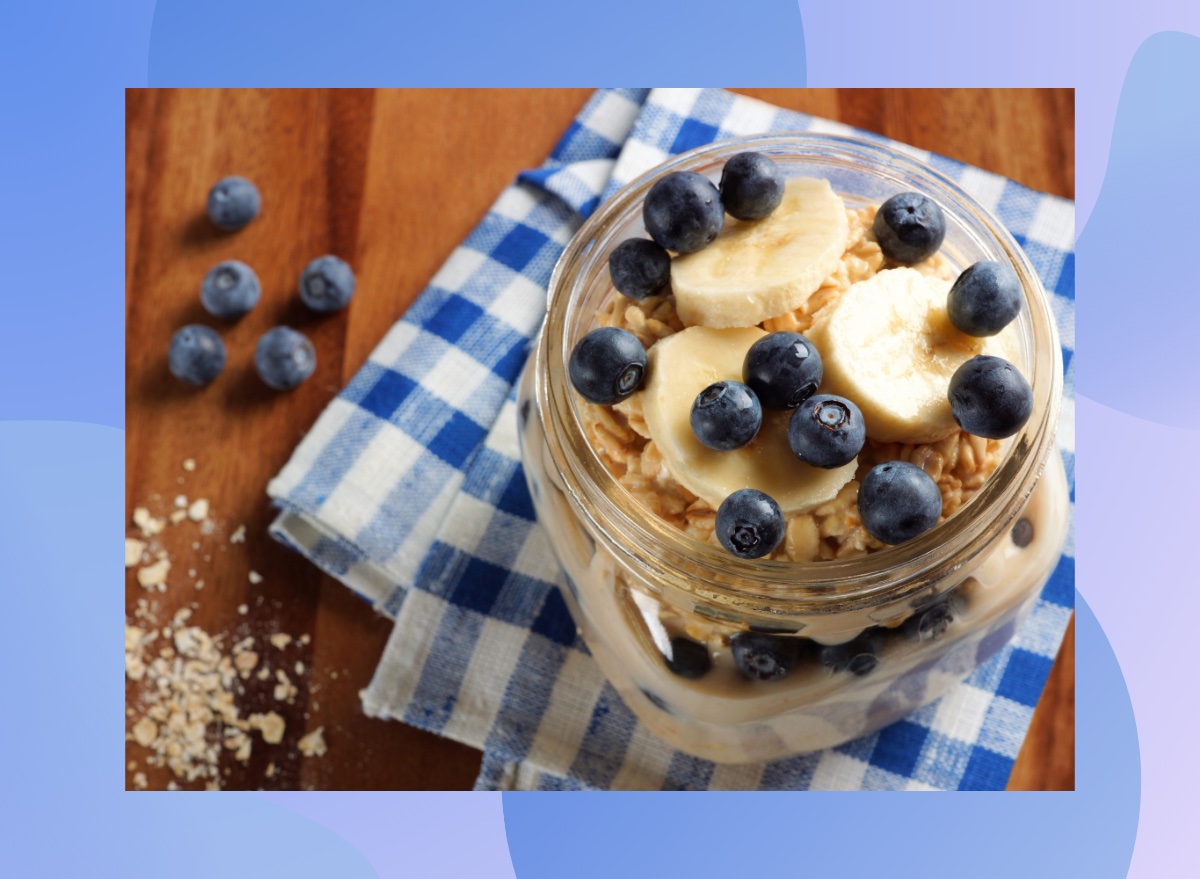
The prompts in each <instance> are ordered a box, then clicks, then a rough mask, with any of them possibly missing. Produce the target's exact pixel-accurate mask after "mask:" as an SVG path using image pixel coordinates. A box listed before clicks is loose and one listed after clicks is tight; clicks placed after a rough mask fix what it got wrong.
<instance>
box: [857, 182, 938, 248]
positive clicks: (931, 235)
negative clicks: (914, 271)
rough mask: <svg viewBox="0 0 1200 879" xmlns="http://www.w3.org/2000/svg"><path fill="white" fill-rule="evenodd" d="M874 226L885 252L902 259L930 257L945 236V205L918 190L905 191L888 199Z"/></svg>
mask: <svg viewBox="0 0 1200 879" xmlns="http://www.w3.org/2000/svg"><path fill="white" fill-rule="evenodd" d="M873 228H874V230H875V237H876V238H877V239H878V240H879V248H880V250H882V251H883V255H884V256H886V257H887V258H888V259H891V260H895V261H896V262H901V263H909V264H912V263H917V262H920V261H921V260H923V259H928V258H929V257H931V256H933V255H934V254H935V253H937V249H938V248H939V247H941V246H942V241H943V240H945V238H946V218H945V217H944V216H943V215H942V209H941V208H940V207H938V206H937V203H936V202H935V201H934V200H933V199H931V198H928V197H926V196H924V195H921V193H919V192H902V193H900V194H899V195H893V196H892V197H891V198H889V199H888V200H887V201H885V202H884V203H883V205H882V206H881V207H880V208H879V212H878V213H876V214H875V225H874V227H873Z"/></svg>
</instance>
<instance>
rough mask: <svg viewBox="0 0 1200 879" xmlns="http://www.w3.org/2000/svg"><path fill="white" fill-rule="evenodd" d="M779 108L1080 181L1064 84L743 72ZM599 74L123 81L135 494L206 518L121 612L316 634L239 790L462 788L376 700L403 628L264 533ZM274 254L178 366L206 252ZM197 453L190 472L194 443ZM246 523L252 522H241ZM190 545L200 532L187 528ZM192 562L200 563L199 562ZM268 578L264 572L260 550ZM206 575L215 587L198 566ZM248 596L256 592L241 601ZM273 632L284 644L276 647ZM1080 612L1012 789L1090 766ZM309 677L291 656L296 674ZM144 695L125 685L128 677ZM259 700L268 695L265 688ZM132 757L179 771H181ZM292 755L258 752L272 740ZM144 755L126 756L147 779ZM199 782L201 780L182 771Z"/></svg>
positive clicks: (154, 778)
mask: <svg viewBox="0 0 1200 879" xmlns="http://www.w3.org/2000/svg"><path fill="white" fill-rule="evenodd" d="M736 91H740V92H743V93H746V94H750V95H753V96H755V97H760V98H763V99H765V100H768V101H771V102H773V103H775V104H778V105H780V106H785V107H789V108H793V109H797V110H801V111H804V112H808V113H815V114H818V115H821V116H824V117H827V118H831V119H837V120H840V121H843V122H846V123H848V124H851V125H856V126H861V127H864V128H868V129H871V130H874V131H877V132H880V133H882V134H885V135H887V136H889V137H892V138H896V139H898V140H902V141H906V142H908V143H911V144H914V145H915V146H919V147H923V148H926V149H930V150H935V151H937V152H940V153H943V154H945V155H948V156H952V157H954V158H957V159H960V160H962V161H965V162H969V163H971V164H974V165H978V166H980V167H982V168H986V169H988V170H991V171H995V172H996V173H999V174H1003V175H1005V176H1008V177H1011V178H1013V179H1016V180H1018V181H1020V182H1022V183H1024V184H1026V185H1027V186H1031V187H1033V188H1035V189H1040V190H1043V191H1047V192H1052V193H1055V194H1058V195H1062V196H1065V197H1068V198H1071V197H1073V196H1074V152H1073V151H1074V94H1073V92H1072V91H1071V90H1046V91H1041V90H982V91H979V90H873V89H872V90H843V89H812V90H797V89H737V90H736ZM589 94H590V91H589V90H585V89H566V90H504V91H499V90H445V91H443V90H429V91H391V90H389V91H370V90H363V91H354V90H348V91H323V90H280V91H271V90H263V91H260V90H228V91H209V90H187V91H172V90H163V91H158V90H138V91H130V92H129V93H128V95H127V103H126V303H127V305H126V320H127V324H126V351H127V364H126V403H127V406H126V415H127V426H126V429H127V433H126V472H127V477H126V478H127V488H126V507H127V513H131V512H132V510H133V508H134V507H135V506H138V505H146V506H149V507H150V508H151V510H152V511H153V512H155V513H157V514H159V515H162V514H165V513H166V512H168V511H169V509H170V508H171V505H172V503H173V500H174V498H175V496H176V495H177V494H184V495H186V496H187V497H189V498H198V497H205V498H207V499H209V501H210V502H211V505H212V510H213V513H212V518H213V520H214V523H215V525H216V527H215V529H214V532H213V533H212V534H208V535H205V534H203V533H201V531H200V529H199V526H197V525H195V524H194V523H190V522H185V523H182V524H179V525H175V526H168V529H167V531H166V532H164V534H163V536H162V543H163V546H164V547H165V548H166V549H167V550H168V552H169V553H170V555H171V558H172V563H173V568H172V573H171V578H170V581H169V582H170V588H169V589H168V591H167V592H166V593H165V594H163V595H161V596H152V595H150V594H149V593H146V592H145V591H144V590H142V589H141V588H140V587H139V586H138V585H137V583H136V581H135V580H134V578H133V575H132V573H130V574H129V576H128V578H127V583H126V611H127V615H132V613H133V611H134V609H135V607H136V602H137V600H138V599H139V598H147V599H151V600H153V601H155V602H157V604H158V607H157V614H158V617H159V618H160V619H161V620H162V621H164V622H165V621H166V620H167V619H169V618H170V616H171V615H172V613H174V611H175V610H176V609H178V608H180V607H184V606H189V605H191V604H194V605H195V609H194V616H193V622H194V623H196V624H198V625H200V626H202V627H203V628H205V629H206V630H207V631H210V632H225V633H228V634H229V635H230V636H231V637H232V639H233V640H234V641H236V640H237V639H238V638H240V637H243V636H244V635H246V634H254V635H256V636H259V637H261V636H264V635H266V634H269V633H271V632H275V631H284V632H287V633H289V634H291V635H294V636H299V635H300V634H305V633H306V634H308V635H309V636H310V638H311V643H310V644H308V645H307V646H305V647H300V646H299V645H297V644H293V645H291V646H290V647H289V648H288V650H287V652H286V657H284V656H280V657H277V658H276V662H277V663H278V661H281V660H282V659H284V658H286V661H287V663H288V666H289V667H290V666H291V664H292V663H293V662H294V661H296V660H299V661H301V662H303V663H304V668H305V672H304V674H303V675H301V676H300V678H299V680H298V683H299V684H300V691H299V693H298V695H297V697H296V699H295V700H294V704H292V705H283V706H279V705H278V704H277V703H274V700H273V699H271V697H270V693H269V692H267V689H268V685H267V684H261V685H259V684H258V683H257V682H254V686H250V687H248V690H247V694H246V695H245V696H244V697H242V699H241V700H240V703H241V704H242V705H243V706H244V709H243V713H248V711H250V710H263V709H264V708H265V707H266V706H268V705H270V706H271V707H274V708H275V710H278V711H279V712H280V713H281V714H282V715H284V717H285V719H286V721H287V732H286V735H285V739H284V742H283V744H282V745H281V746H279V747H276V748H270V749H268V748H261V747H259V748H257V749H256V752H255V753H254V754H253V755H252V757H251V760H250V762H249V764H247V765H242V764H240V763H237V762H236V761H234V760H233V759H232V758H228V759H227V760H226V761H225V762H224V763H223V773H224V779H223V783H224V785H225V787H227V788H259V787H270V788H303V787H311V788H337V789H461V788H468V787H469V786H470V785H471V782H472V781H473V780H474V778H475V775H476V772H477V770H478V765H479V755H478V753H477V752H476V751H474V750H472V749H469V748H466V747H463V746H461V745H457V744H455V743H453V742H450V741H447V740H445V739H441V738H438V737H437V736H433V735H429V734H425V733H422V732H420V731H418V730H416V729H414V728H412V727H409V726H406V725H404V724H400V723H390V722H385V721H380V720H373V719H370V718H367V717H366V716H365V715H363V713H362V709H361V707H360V704H359V700H358V692H359V690H361V689H362V688H363V687H365V686H366V685H367V683H368V682H369V680H370V677H371V674H372V672H373V671H374V668H375V665H376V663H377V661H378V659H379V657H380V655H381V653H382V651H383V648H384V644H385V642H386V640H387V637H388V635H389V633H390V630H391V625H390V623H389V622H388V621H387V620H386V619H384V618H382V617H379V616H377V615H376V614H375V613H374V612H373V611H372V610H371V609H370V607H368V606H367V605H366V604H365V603H363V602H362V601H360V600H358V599H357V598H355V597H354V596H353V595H352V594H351V593H350V592H349V590H347V589H346V588H345V587H343V586H342V585H340V584H339V583H337V582H336V581H334V580H332V579H330V578H328V577H326V576H324V575H322V574H320V573H319V572H318V571H317V570H316V569H315V568H314V567H313V566H312V565H310V564H309V563H308V562H306V561H304V560H303V559H301V558H300V557H299V556H297V555H295V554H293V553H291V552H289V551H287V550H286V549H284V548H282V547H281V546H279V545H278V544H276V543H274V542H273V541H272V540H270V538H268V537H267V535H266V528H267V525H268V523H269V522H270V520H271V518H272V510H271V508H270V506H269V504H268V502H267V499H266V495H265V486H266V483H267V481H268V480H269V479H270V478H271V477H272V476H273V475H274V474H275V473H276V472H278V471H279V469H280V468H281V467H282V466H283V464H284V463H285V462H286V461H287V459H288V456H289V455H290V453H291V451H292V449H294V448H295V446H296V444H297V443H298V442H299V440H300V439H301V438H302V437H303V436H304V434H305V432H306V431H307V430H308V428H309V427H310V426H311V425H312V423H313V422H314V421H315V420H316V418H317V416H318V415H319V414H320V412H321V410H322V409H323V408H324V407H325V405H326V404H327V403H328V402H329V400H330V399H331V398H332V397H333V396H334V395H335V394H336V393H337V391H338V390H339V389H340V388H341V387H342V386H343V385H344V384H345V382H346V381H347V380H348V379H349V378H350V377H351V376H352V375H353V374H354V372H355V371H356V370H357V368H358V367H359V366H360V365H361V363H362V362H363V360H364V359H365V358H366V356H367V355H368V353H369V352H370V351H371V349H372V348H373V347H374V346H375V344H376V343H377V342H378V341H379V339H380V338H381V337H382V335H383V333H384V332H385V331H386V330H387V328H388V327H389V326H390V325H391V324H392V322H393V321H395V320H396V318H397V317H398V316H400V315H401V314H402V313H403V312H404V309H405V308H407V306H408V305H409V304H410V303H411V302H412V300H413V298H414V297H415V296H416V295H417V294H418V293H419V292H420V291H421V289H422V288H423V287H424V286H425V284H426V283H427V282H428V280H429V278H430V277H431V276H432V275H433V274H434V272H435V271H436V270H437V269H438V267H439V266H440V265H441V264H442V262H443V261H444V260H445V259H446V257H447V256H448V255H449V254H450V252H451V251H452V250H453V249H454V247H455V246H456V245H457V244H458V243H459V242H461V241H462V239H463V238H465V237H466V235H467V234H468V232H470V230H471V229H472V228H473V226H474V225H475V224H476V223H477V222H478V221H479V219H480V218H481V217H482V216H483V215H484V214H485V213H486V211H487V209H488V207H489V206H490V205H491V203H492V201H493V200H494V199H495V198H496V196H497V195H498V194H499V193H500V191H501V190H502V189H503V188H504V186H505V185H507V184H508V183H509V182H510V181H511V180H512V178H513V177H514V175H515V174H516V173H517V172H518V171H520V170H521V169H524V168H529V167H536V166H537V165H538V164H540V163H541V161H542V160H543V159H544V158H545V156H546V155H547V154H548V153H549V151H550V149H551V148H552V147H553V145H554V143H555V141H556V140H557V139H558V137H559V135H560V134H561V133H562V131H563V130H564V129H565V128H566V127H567V125H568V124H569V123H570V121H571V119H572V118H573V116H574V115H575V113H576V112H578V110H579V108H580V107H581V106H582V105H583V103H584V101H586V99H587V97H588V95H589ZM232 173H236V174H241V175H244V176H246V177H249V178H250V179H252V180H254V181H255V183H256V184H257V185H258V187H259V189H260V191H261V192H262V193H263V202H264V207H263V213H262V216H261V217H260V218H259V219H258V220H257V221H255V222H254V223H252V224H251V225H250V226H248V227H247V228H246V229H245V230H243V231H242V232H239V233H237V234H234V235H228V234H222V233H218V232H216V231H215V230H214V229H212V227H211V226H210V225H209V224H208V222H207V220H206V219H205V217H204V199H205V195H206V193H207V190H208V188H209V186H211V185H212V183H213V182H215V181H216V180H217V179H219V178H220V177H222V176H224V175H226V174H232ZM323 253H335V254H337V255H339V256H341V257H343V258H345V259H347V260H348V261H349V262H350V263H351V264H352V265H353V266H354V268H355V271H356V273H357V276H358V283H359V287H358V289H359V292H358V294H357V295H356V297H355V300H354V303H353V305H352V307H351V308H350V309H348V310H347V311H345V312H342V313H340V314H336V315H332V316H327V317H317V316H314V315H311V314H309V313H307V312H306V311H305V310H304V309H303V308H301V307H298V305H297V298H296V295H295V288H296V282H297V278H298V275H299V272H300V270H301V269H302V268H303V266H304V265H305V264H306V263H307V262H308V261H309V260H310V259H312V258H314V257H316V256H319V255H321V254H323ZM231 258H237V259H243V260H245V261H246V262H249V263H250V264H251V265H252V266H253V267H254V268H255V270H256V271H257V272H258V275H259V278H260V279H261V281H262V285H263V300H262V302H261V303H260V304H259V306H258V307H257V308H256V309H255V310H254V311H253V312H252V313H251V314H250V315H248V316H247V317H246V318H244V319H243V320H241V321H240V322H238V323H236V324H232V325H222V326H220V330H221V332H222V335H223V337H224V339H225V342H226V345H227V347H228V350H229V365H228V366H227V368H226V373H225V374H224V375H223V376H222V377H221V378H220V379H219V380H218V381H217V382H215V383H214V384H212V385H211V386H209V387H208V388H205V389H201V390H198V391H197V390H195V389H190V388H186V387H184V386H182V385H181V384H180V383H178V382H176V381H175V380H174V379H172V378H171V376H170V375H169V374H168V373H167V369H166V348H167V343H168V341H169V339H170V336H171V334H172V333H173V332H174V331H175V330H176V329H178V328H179V327H180V326H182V325H183V324H186V323H191V322H204V323H213V320H212V319H211V318H209V317H208V315H206V314H205V313H204V312H203V311H202V310H201V308H200V304H199V296H198V293H199V286H200V280H201V278H203V276H204V273H205V272H206V271H207V270H208V269H209V268H210V267H211V266H212V265H213V264H214V263H216V262H218V261H220V260H222V259H231ZM279 323H288V324H291V325H293V326H297V327H299V328H301V329H303V331H304V332H306V333H308V334H309V335H310V337H311V338H312V339H313V342H314V344H315V345H316V349H317V352H318V361H319V362H318V367H317V372H316V374H315V375H314V377H313V378H312V379H311V380H310V381H309V382H307V383H306V384H304V385H302V386H301V387H300V388H298V389H297V390H295V391H294V392H292V393H290V394H276V393H274V392H270V391H268V390H267V389H266V388H265V387H263V386H262V385H261V383H260V382H259V381H258V379H257V377H256V376H255V375H254V373H253V366H252V356H253V349H254V344H255V342H256V340H257V339H258V337H259V336H260V335H261V334H262V333H263V332H264V331H265V330H267V329H269V328H270V327H271V326H274V325H276V324H279ZM186 458H192V459H195V461H196V462H197V467H196V470H195V471H194V472H187V471H184V470H183V468H182V462H183V461H184V459H186ZM242 524H244V525H246V528H247V532H248V538H247V540H246V542H245V543H244V544H231V543H230V542H229V540H228V536H229V534H230V533H232V532H233V531H234V529H236V528H237V526H238V525H242ZM194 546H195V547H196V548H193V547H194ZM192 570H194V571H195V576H194V577H192V576H189V573H188V572H189V571H192ZM250 571H255V572H258V573H260V574H261V575H262V576H263V581H262V582H261V583H259V584H257V585H255V584H252V583H251V582H250V581H249V572H250ZM198 579H203V580H204V587H203V589H200V590H196V589H195V588H194V582H195V581H196V580H198ZM240 605H245V606H246V611H247V612H246V613H245V614H244V615H243V614H239V612H238V608H239V606H240ZM269 649H273V648H269ZM1073 649H1074V641H1073V629H1072V633H1069V635H1068V639H1067V641H1066V643H1065V644H1064V646H1063V652H1062V654H1061V655H1060V656H1059V658H1058V661H1057V662H1056V663H1055V666H1054V671H1053V673H1052V677H1051V682H1050V685H1049V686H1048V687H1047V689H1046V692H1045V694H1044V695H1043V698H1042V701H1041V702H1040V703H1039V705H1038V707H1037V710H1036V712H1035V714H1034V724H1033V728H1032V729H1031V730H1030V735H1029V738H1028V740H1027V741H1026V744H1025V748H1024V749H1023V750H1022V752H1021V755H1020V758H1019V759H1018V761H1017V767H1016V770H1015V771H1014V773H1013V778H1012V783H1011V785H1010V786H1011V787H1013V788H1021V789H1071V788H1073V787H1074V664H1073ZM293 678H295V675H293ZM130 693H131V694H132V688H131V690H130ZM251 706H254V707H251ZM318 726H323V727H324V729H325V735H326V739H327V741H328V743H329V752H328V753H327V754H326V755H325V756H324V757H321V758H315V759H314V758H302V757H301V756H300V755H299V754H298V753H297V751H296V748H295V743H296V741H297V740H298V739H299V738H300V736H302V735H303V734H304V733H305V732H306V731H309V730H312V729H314V728H316V727H318ZM145 757H146V753H145V752H144V751H142V749H140V748H138V747H137V746H136V745H132V744H131V745H130V746H129V748H128V754H127V759H128V760H130V761H136V762H137V763H138V771H144V772H146V773H147V776H148V779H149V785H150V787H152V788H161V787H164V786H166V784H167V782H168V781H169V776H168V774H167V773H166V771H165V770H160V771H152V770H149V769H148V768H147V767H146V766H145V762H144V761H145ZM272 761H273V762H275V764H276V766H277V769H278V771H277V772H276V773H275V774H274V776H273V777H272V778H269V779H268V778H266V777H265V775H264V773H265V770H266V766H267V764H268V763H269V762H272ZM132 777H133V771H128V772H127V773H126V783H127V785H130V784H131V783H132ZM182 786H185V787H186V786H187V785H182Z"/></svg>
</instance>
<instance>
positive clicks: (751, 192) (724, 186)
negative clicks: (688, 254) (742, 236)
mask: <svg viewBox="0 0 1200 879" xmlns="http://www.w3.org/2000/svg"><path fill="white" fill-rule="evenodd" d="M781 201H783V172H782V171H780V170H779V166H778V165H776V164H775V163H774V162H772V161H771V160H770V159H769V158H768V157H767V156H765V155H763V154H762V153H738V154H737V155H736V156H733V157H732V158H730V160H729V161H728V162H726V163H725V168H724V170H722V171H721V202H722V203H723V204H724V206H725V210H726V211H727V212H728V213H729V215H730V216H733V217H737V218H738V219H739V220H761V219H762V218H763V217H766V216H769V215H770V213H771V211H773V210H775V208H777V207H779V203H780V202H781Z"/></svg>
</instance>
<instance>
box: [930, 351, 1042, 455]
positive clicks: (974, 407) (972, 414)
mask: <svg viewBox="0 0 1200 879" xmlns="http://www.w3.org/2000/svg"><path fill="white" fill-rule="evenodd" d="M948 396H949V398H950V414H951V415H953V416H954V420H955V421H956V422H958V426H959V427H961V428H962V429H963V430H965V431H966V432H967V433H973V434H975V436H983V437H987V438H988V439H1004V438H1005V437H1008V436H1012V435H1013V434H1015V433H1017V432H1018V431H1020V429H1021V428H1022V427H1024V426H1025V422H1026V421H1028V420H1029V416H1030V415H1031V414H1033V389H1032V388H1031V387H1029V382H1027V381H1025V376H1023V375H1021V373H1019V372H1017V368H1016V367H1015V366H1013V365H1012V364H1011V363H1009V362H1008V361H1007V360H1005V359H1004V358H1003V357H992V356H991V355H988V354H981V355H979V356H978V357H972V358H971V359H970V360H968V361H967V362H966V363H964V364H963V365H962V366H960V367H959V368H958V369H956V370H955V371H954V375H953V376H951V378H950V393H949V394H948Z"/></svg>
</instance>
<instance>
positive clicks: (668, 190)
mask: <svg viewBox="0 0 1200 879" xmlns="http://www.w3.org/2000/svg"><path fill="white" fill-rule="evenodd" d="M642 219H643V221H644V222H645V224H646V231H647V232H649V233H650V237H651V238H653V239H654V240H655V241H657V242H658V243H659V244H661V245H662V246H663V247H665V248H666V249H667V250H673V251H675V252H676V253H693V252H694V251H697V250H703V249H704V248H705V247H707V246H708V245H710V244H712V243H713V241H714V240H715V239H716V237H717V236H718V235H720V234H721V228H722V227H723V226H724V225H725V209H724V208H723V207H722V206H721V194H720V193H719V192H717V187H715V186H713V185H712V182H711V181H710V180H709V179H708V178H707V177H705V176H703V175H701V174H696V173H695V172H693V171H676V172H674V173H673V174H668V175H667V176H666V177H664V178H662V179H661V180H659V181H658V182H657V183H655V184H654V185H653V186H651V187H650V191H649V192H648V193H647V194H646V203H645V204H644V205H643V206H642Z"/></svg>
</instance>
